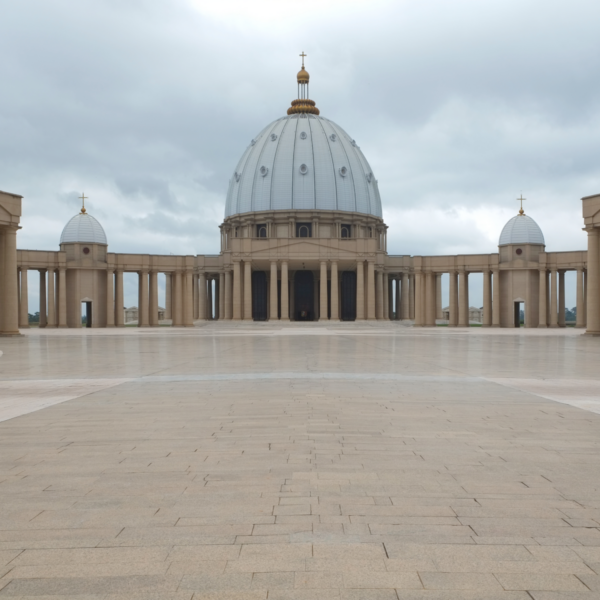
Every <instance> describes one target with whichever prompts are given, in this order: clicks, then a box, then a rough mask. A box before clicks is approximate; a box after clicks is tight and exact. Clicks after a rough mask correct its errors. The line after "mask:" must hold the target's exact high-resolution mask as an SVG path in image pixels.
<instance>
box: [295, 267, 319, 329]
mask: <svg viewBox="0 0 600 600" xmlns="http://www.w3.org/2000/svg"><path fill="white" fill-rule="evenodd" d="M294 320H295V321H314V320H315V280H314V277H313V274H312V271H296V276H295V277H294Z"/></svg>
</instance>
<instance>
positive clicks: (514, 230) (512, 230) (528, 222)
mask: <svg viewBox="0 0 600 600" xmlns="http://www.w3.org/2000/svg"><path fill="white" fill-rule="evenodd" d="M518 200H519V201H520V202H521V208H520V210H519V214H518V215H516V216H514V217H513V218H512V219H511V220H510V221H509V222H508V223H507V224H506V225H505V226H504V228H503V229H502V233H501V234H500V240H499V241H498V246H508V245H509V244H539V245H541V246H545V245H546V242H545V241H544V234H543V233H542V230H541V229H540V226H539V225H538V224H537V223H536V222H535V221H534V220H533V219H532V218H531V217H528V216H527V215H526V214H525V211H524V210H523V200H525V198H523V197H521V198H518Z"/></svg>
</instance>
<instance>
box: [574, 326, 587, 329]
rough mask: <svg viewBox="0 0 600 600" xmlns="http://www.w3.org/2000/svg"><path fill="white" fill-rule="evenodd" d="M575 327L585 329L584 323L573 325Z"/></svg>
mask: <svg viewBox="0 0 600 600" xmlns="http://www.w3.org/2000/svg"><path fill="white" fill-rule="evenodd" d="M575 329H585V325H575Z"/></svg>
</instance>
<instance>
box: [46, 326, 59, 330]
mask: <svg viewBox="0 0 600 600" xmlns="http://www.w3.org/2000/svg"><path fill="white" fill-rule="evenodd" d="M56 328H57V325H46V329H56Z"/></svg>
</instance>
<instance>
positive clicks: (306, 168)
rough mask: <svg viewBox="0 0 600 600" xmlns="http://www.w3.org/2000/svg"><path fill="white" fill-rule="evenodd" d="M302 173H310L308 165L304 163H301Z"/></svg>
mask: <svg viewBox="0 0 600 600" xmlns="http://www.w3.org/2000/svg"><path fill="white" fill-rule="evenodd" d="M300 173H301V174H302V175H306V174H307V173H308V167H307V166H306V165H305V164H304V163H303V164H301V165H300Z"/></svg>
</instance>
